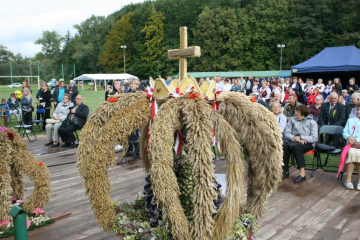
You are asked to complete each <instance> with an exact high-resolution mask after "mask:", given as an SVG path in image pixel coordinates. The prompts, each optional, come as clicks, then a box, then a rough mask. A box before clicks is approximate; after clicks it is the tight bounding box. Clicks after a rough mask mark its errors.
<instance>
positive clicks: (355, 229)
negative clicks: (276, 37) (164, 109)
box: [9, 136, 360, 240]
mask: <svg viewBox="0 0 360 240" xmlns="http://www.w3.org/2000/svg"><path fill="white" fill-rule="evenodd" d="M45 142H46V138H45V136H39V138H38V140H37V141H35V142H33V143H29V147H30V150H31V151H32V152H33V154H34V155H35V156H36V157H37V158H38V159H41V160H42V161H43V162H44V163H45V164H46V165H47V166H50V167H49V169H50V171H51V182H52V193H51V198H50V202H49V204H48V205H47V206H46V207H45V210H46V211H47V212H48V214H49V215H50V216H51V217H55V216H58V215H62V214H65V213H69V212H71V213H72V215H71V216H68V217H65V218H62V219H59V220H57V221H56V222H55V223H54V224H51V225H49V226H47V227H43V228H40V229H37V230H34V231H31V232H29V239H31V240H32V239H39V240H42V239H44V240H45V239H46V240H48V239H49V240H57V239H69V240H73V239H118V238H117V237H116V236H115V235H114V234H113V233H112V234H110V235H107V234H105V233H104V232H103V230H102V229H101V228H100V227H99V226H98V224H97V223H96V221H95V220H94V217H93V212H92V210H91V207H90V203H89V200H88V197H87V196H86V195H85V191H84V188H83V186H82V182H81V181H80V177H79V176H78V172H77V168H76V166H75V163H72V162H75V161H76V150H74V149H71V150H69V149H62V148H55V149H54V148H49V147H44V146H43V145H44V143H45ZM64 163H65V165H59V166H53V167H51V165H55V164H64ZM66 163H69V164H66ZM215 165H216V173H225V167H226V166H225V162H224V161H221V160H216V161H215ZM291 173H292V175H294V174H295V173H296V171H295V169H292V170H291ZM144 177H145V173H144V171H143V169H142V167H141V161H140V160H137V161H136V162H135V163H134V164H133V165H129V164H127V163H124V164H121V165H119V166H116V167H115V169H114V170H110V172H109V179H110V181H111V184H112V197H113V199H116V200H133V199H134V198H135V196H136V194H137V193H138V192H139V191H141V190H142V189H143V184H144ZM307 177H308V180H307V181H306V182H303V183H301V184H294V183H293V182H292V179H291V178H289V179H286V180H285V181H283V182H282V183H281V184H280V186H279V189H278V191H277V192H275V193H273V195H272V196H271V198H270V200H269V201H268V208H269V212H268V215H267V216H266V217H265V218H264V219H261V220H260V221H259V225H260V228H261V229H260V231H259V232H258V233H256V235H255V236H256V239H257V240H260V239H279V240H283V239H324V240H325V239H326V240H329V239H344V240H345V239H346V240H350V239H351V240H352V239H360V191H356V190H352V191H349V190H346V189H345V188H344V187H343V185H342V183H341V182H339V181H337V180H336V178H335V173H326V172H322V171H317V172H316V173H315V176H314V177H313V178H311V177H310V173H309V172H308V174H307ZM355 178H357V176H355V177H354V179H353V182H355ZM32 188H33V184H32V183H31V182H29V181H27V183H26V189H27V194H28V193H30V192H31V191H32ZM9 239H13V238H9Z"/></svg>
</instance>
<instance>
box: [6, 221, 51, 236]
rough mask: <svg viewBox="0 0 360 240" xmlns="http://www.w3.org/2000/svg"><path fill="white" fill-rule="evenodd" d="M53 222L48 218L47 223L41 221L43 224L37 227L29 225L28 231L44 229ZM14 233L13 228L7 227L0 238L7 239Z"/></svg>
mask: <svg viewBox="0 0 360 240" xmlns="http://www.w3.org/2000/svg"><path fill="white" fill-rule="evenodd" d="M54 222H55V220H54V219H51V218H50V219H49V220H47V221H43V222H41V223H39V225H35V224H31V225H30V227H29V229H28V231H32V230H34V229H37V228H41V227H45V226H47V225H49V224H52V223H54ZM14 233H15V232H14V227H9V228H7V229H5V231H4V232H3V233H2V234H0V238H8V237H10V236H13V235H14Z"/></svg>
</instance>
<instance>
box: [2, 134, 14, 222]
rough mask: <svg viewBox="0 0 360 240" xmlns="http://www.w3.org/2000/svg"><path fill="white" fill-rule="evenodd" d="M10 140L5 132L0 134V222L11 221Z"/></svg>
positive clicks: (11, 150) (11, 151)
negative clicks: (3, 220)
mask: <svg viewBox="0 0 360 240" xmlns="http://www.w3.org/2000/svg"><path fill="white" fill-rule="evenodd" d="M11 145H12V143H11V140H10V139H9V138H8V136H7V134H6V132H0V151H1V155H2V156H1V158H0V170H1V173H0V185H1V187H0V220H2V219H11V217H10V214H9V211H10V210H11V208H12V204H11V199H12V193H13V190H12V187H11V175H10V171H11V169H10V165H11V162H12V154H13V149H12V147H11Z"/></svg>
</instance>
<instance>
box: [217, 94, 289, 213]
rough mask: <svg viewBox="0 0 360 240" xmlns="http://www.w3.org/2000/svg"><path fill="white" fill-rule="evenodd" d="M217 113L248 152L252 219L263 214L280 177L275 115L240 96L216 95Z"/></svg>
mask: <svg viewBox="0 0 360 240" xmlns="http://www.w3.org/2000/svg"><path fill="white" fill-rule="evenodd" d="M218 101H219V102H220V105H219V113H220V114H221V115H222V116H223V117H224V118H225V119H226V120H227V122H229V123H231V125H232V126H233V127H234V128H235V130H236V131H237V133H238V135H239V137H240V141H241V143H242V144H243V148H244V150H245V151H247V152H248V153H249V168H248V177H249V182H248V193H247V207H246V208H247V211H249V212H250V213H251V214H253V215H254V216H255V217H256V218H259V217H261V216H262V215H264V214H265V213H266V206H265V203H266V201H267V199H268V198H269V196H270V194H271V193H272V191H274V190H276V188H277V185H278V183H280V182H281V176H282V156H283V151H282V135H281V132H280V128H279V126H278V122H277V121H276V118H275V115H274V114H273V113H271V112H270V111H269V110H268V109H266V108H265V107H263V106H262V105H260V104H258V103H252V102H251V101H250V100H249V98H248V97H246V96H245V95H243V94H239V93H234V92H226V93H221V94H220V95H219V96H218Z"/></svg>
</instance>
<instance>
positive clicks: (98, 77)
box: [74, 73, 138, 91]
mask: <svg viewBox="0 0 360 240" xmlns="http://www.w3.org/2000/svg"><path fill="white" fill-rule="evenodd" d="M137 78H138V77H136V76H134V75H131V74H128V73H109V74H107V73H98V74H83V75H81V76H79V77H77V78H74V81H82V90H84V81H94V84H95V91H97V87H96V81H100V82H101V81H104V87H105V88H106V84H107V81H109V80H126V79H129V80H131V79H137Z"/></svg>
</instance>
